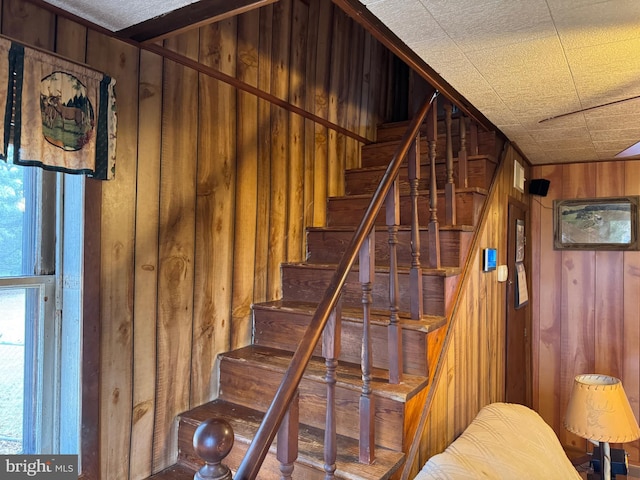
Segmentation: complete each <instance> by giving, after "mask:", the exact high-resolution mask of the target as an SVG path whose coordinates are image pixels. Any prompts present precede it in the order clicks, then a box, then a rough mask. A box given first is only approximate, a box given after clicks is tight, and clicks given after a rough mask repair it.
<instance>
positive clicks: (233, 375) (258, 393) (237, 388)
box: [219, 355, 405, 451]
mask: <svg viewBox="0 0 640 480" xmlns="http://www.w3.org/2000/svg"><path fill="white" fill-rule="evenodd" d="M283 375H284V370H282V371H281V370H276V369H271V368H264V366H263V365H260V364H258V363H255V364H249V363H248V362H238V361H232V360H229V359H228V358H227V357H225V356H224V355H222V356H221V358H220V385H221V388H220V396H219V398H220V399H221V400H225V401H227V402H232V403H236V404H238V405H243V406H245V407H249V408H253V409H255V410H259V411H263V412H264V411H266V410H267V409H268V408H269V406H270V404H271V400H272V399H273V397H274V395H275V393H276V390H277V388H278V386H279V385H280V382H281V381H282V377H283ZM298 390H299V394H300V423H302V424H304V425H310V426H312V427H316V428H321V429H322V428H324V426H325V421H326V394H327V386H326V383H325V381H324V377H312V378H310V377H309V376H307V375H305V377H303V379H302V381H301V382H300V385H299V387H298ZM360 395H361V391H360V390H359V389H352V388H347V387H343V386H341V385H340V377H338V384H337V385H336V392H335V400H336V426H337V433H338V435H344V436H345V437H349V438H353V439H358V438H359V435H360V433H359V432H360V430H359V428H360V427H359V416H358V411H359V402H360ZM374 397H375V400H374V402H375V412H376V414H375V430H376V432H375V444H376V445H379V446H382V447H386V448H390V449H393V450H397V451H402V446H403V442H404V440H405V439H404V436H403V429H404V419H405V417H404V415H405V412H404V409H405V405H404V402H403V401H401V400H397V399H391V398H388V397H383V396H379V395H376V392H375V390H374Z"/></svg>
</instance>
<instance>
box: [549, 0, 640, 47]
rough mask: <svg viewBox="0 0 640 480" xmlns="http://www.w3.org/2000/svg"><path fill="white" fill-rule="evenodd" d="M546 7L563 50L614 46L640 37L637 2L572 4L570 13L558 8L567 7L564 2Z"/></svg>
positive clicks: (625, 0) (552, 3)
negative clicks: (549, 9) (605, 45)
mask: <svg viewBox="0 0 640 480" xmlns="http://www.w3.org/2000/svg"><path fill="white" fill-rule="evenodd" d="M548 3H549V5H550V7H551V11H552V15H553V20H554V23H555V25H556V28H557V29H558V34H559V36H560V40H561V41H562V44H563V46H564V47H565V48H566V49H575V48H582V47H589V46H594V45H600V44H608V43H614V42H619V41H622V40H629V39H633V38H638V37H639V36H640V31H639V29H638V19H639V18H640V2H638V1H637V0H615V1H609V2H591V1H590V2H580V3H577V4H575V5H574V2H572V3H571V5H572V6H573V8H570V9H567V8H560V7H561V6H566V5H567V2H566V1H561V2H555V1H549V2H548ZM556 4H557V7H558V8H556Z"/></svg>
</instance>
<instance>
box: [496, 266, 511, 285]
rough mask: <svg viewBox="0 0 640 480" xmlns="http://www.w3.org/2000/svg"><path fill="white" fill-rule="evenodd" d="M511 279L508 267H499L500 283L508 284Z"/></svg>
mask: <svg viewBox="0 0 640 480" xmlns="http://www.w3.org/2000/svg"><path fill="white" fill-rule="evenodd" d="M507 277H509V268H508V267H507V266H506V265H498V281H499V282H506V281H507Z"/></svg>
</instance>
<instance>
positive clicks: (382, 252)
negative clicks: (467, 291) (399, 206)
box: [307, 229, 473, 267]
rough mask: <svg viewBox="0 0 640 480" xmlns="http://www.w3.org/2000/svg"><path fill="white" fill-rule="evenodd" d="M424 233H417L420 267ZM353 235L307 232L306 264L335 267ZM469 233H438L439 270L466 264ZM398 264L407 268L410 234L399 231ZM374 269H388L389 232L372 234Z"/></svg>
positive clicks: (426, 260) (423, 262)
mask: <svg viewBox="0 0 640 480" xmlns="http://www.w3.org/2000/svg"><path fill="white" fill-rule="evenodd" d="M427 236H428V232H427V231H426V230H421V231H420V263H421V265H428V264H429V248H428V247H429V243H428V237H427ZM352 237H353V231H348V230H330V229H325V230H321V229H312V230H309V231H308V232H307V263H320V264H328V263H335V264H337V263H338V262H339V261H340V259H341V258H342V255H343V254H344V252H345V250H346V248H347V246H348V245H349V242H350V241H351V238H352ZM472 238H473V232H471V231H463V230H440V262H441V265H442V266H443V267H460V266H462V265H464V261H465V260H466V257H465V255H466V252H467V250H468V247H469V242H470V241H471V239H472ZM396 250H397V258H398V264H399V265H401V266H407V267H408V266H410V265H411V260H412V257H411V232H410V231H408V230H400V231H399V232H398V244H397V245H396ZM375 262H376V265H384V266H388V265H389V232H388V231H387V230H385V229H377V230H376V258H375Z"/></svg>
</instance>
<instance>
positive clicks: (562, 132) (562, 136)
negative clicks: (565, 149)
mask: <svg viewBox="0 0 640 480" xmlns="http://www.w3.org/2000/svg"><path fill="white" fill-rule="evenodd" d="M531 138H533V139H534V140H535V141H536V142H540V143H543V142H561V141H564V140H571V141H574V140H580V141H583V142H590V141H591V135H590V134H589V130H588V129H587V127H573V128H556V129H553V130H537V131H532V132H531Z"/></svg>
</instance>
